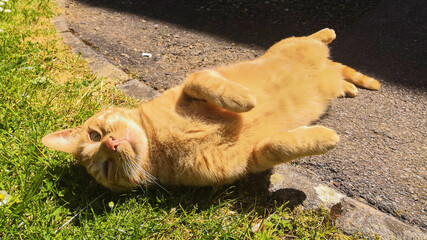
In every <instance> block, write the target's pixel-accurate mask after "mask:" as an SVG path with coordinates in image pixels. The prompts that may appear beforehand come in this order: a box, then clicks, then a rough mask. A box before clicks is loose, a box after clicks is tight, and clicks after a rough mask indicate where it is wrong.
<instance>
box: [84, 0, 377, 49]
mask: <svg viewBox="0 0 427 240" xmlns="http://www.w3.org/2000/svg"><path fill="white" fill-rule="evenodd" d="M78 1H80V2H82V3H85V4H88V5H91V6H96V7H101V8H107V9H112V10H115V11H119V12H126V13H132V14H136V15H138V16H141V17H144V18H152V19H158V20H161V21H165V22H169V23H173V24H178V25H181V26H183V27H185V28H188V29H192V30H197V31H203V32H206V33H210V34H212V35H215V36H219V37H222V38H227V39H230V40H232V41H236V42H242V43H246V44H255V45H258V46H261V47H263V48H268V47H269V46H271V45H272V44H273V43H275V42H277V41H278V40H280V39H282V38H284V37H287V36H290V35H307V34H311V33H313V32H315V31H317V30H319V29H321V28H325V27H330V28H335V29H338V30H341V29H345V28H348V27H349V26H351V25H352V24H353V23H354V22H356V21H357V19H359V18H360V17H361V16H362V15H363V14H364V13H365V12H367V11H368V10H370V9H372V8H374V7H375V6H376V5H377V4H378V2H379V0H374V1H364V0H355V1H339V2H338V1H316V0H307V1H299V0H282V1H277V0H271V1H256V0H251V1H248V0H208V1H199V0H139V1H138V0H120V1H117V0H78Z"/></svg>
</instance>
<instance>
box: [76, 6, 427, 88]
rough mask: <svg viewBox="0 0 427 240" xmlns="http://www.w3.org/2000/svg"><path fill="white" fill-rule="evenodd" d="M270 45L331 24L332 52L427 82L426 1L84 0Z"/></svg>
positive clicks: (391, 76)
mask: <svg viewBox="0 0 427 240" xmlns="http://www.w3.org/2000/svg"><path fill="white" fill-rule="evenodd" d="M78 1H80V2H82V3H85V4H88V5H91V6H96V7H101V8H106V9H111V10H114V11H119V12H125V13H131V14H135V15H138V16H141V17H144V18H153V19H157V20H161V21H166V22H169V23H173V24H177V25H181V26H183V27H185V28H188V29H192V30H196V31H202V32H206V33H209V34H212V35H215V36H219V37H221V38H226V39H230V40H231V41H235V42H240V43H244V44H250V45H256V46H258V47H262V48H268V47H269V46H271V45H272V44H273V43H275V42H277V41H279V40H280V39H282V38H284V37H287V36H291V35H296V36H298V35H307V34H311V33H313V32H315V31H317V30H319V29H322V28H325V27H329V28H333V29H335V30H336V31H337V33H338V39H339V41H336V43H333V44H332V45H331V46H332V48H333V49H334V51H333V52H332V55H333V57H334V58H335V59H336V60H338V61H341V62H343V63H345V64H348V65H350V66H352V67H354V68H357V69H358V70H362V71H363V70H365V72H366V73H367V74H372V73H375V77H377V78H379V79H380V80H386V81H389V82H393V83H397V84H403V85H405V86H407V87H425V86H426V82H425V80H424V78H425V76H426V70H425V68H424V67H423V65H424V66H425V65H426V61H425V56H426V52H425V49H426V48H427V45H426V39H427V38H426V37H425V33H426V32H427V26H426V25H427V24H426V22H427V20H426V19H427V18H425V16H427V13H426V9H427V6H426V5H427V4H426V3H425V2H424V1H422V0H409V1H382V2H381V1H380V0H374V1H363V0H356V1H316V0H308V1H298V0H270V1H249V0H209V1H198V0H140V1H138V0H120V1H117V0H78Z"/></svg>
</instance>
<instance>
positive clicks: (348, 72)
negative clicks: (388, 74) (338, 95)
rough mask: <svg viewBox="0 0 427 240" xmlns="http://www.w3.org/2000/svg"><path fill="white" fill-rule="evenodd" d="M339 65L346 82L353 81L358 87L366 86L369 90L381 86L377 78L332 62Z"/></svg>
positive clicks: (377, 88)
mask: <svg viewBox="0 0 427 240" xmlns="http://www.w3.org/2000/svg"><path fill="white" fill-rule="evenodd" d="M334 63H335V64H337V65H339V66H340V67H341V72H342V74H343V76H344V78H345V80H346V81H347V82H350V83H353V84H354V85H356V86H358V87H363V88H367V89H370V90H379V89H380V87H381V84H380V82H378V81H377V80H375V79H373V78H371V77H368V76H366V75H363V74H362V73H360V72H358V71H356V70H354V69H353V68H351V67H349V66H346V65H344V64H341V63H337V62H334Z"/></svg>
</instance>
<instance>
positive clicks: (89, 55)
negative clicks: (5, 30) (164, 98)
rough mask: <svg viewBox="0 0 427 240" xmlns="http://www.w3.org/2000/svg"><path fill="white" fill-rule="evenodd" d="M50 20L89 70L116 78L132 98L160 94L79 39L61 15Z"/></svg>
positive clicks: (62, 5) (61, 2)
mask: <svg viewBox="0 0 427 240" xmlns="http://www.w3.org/2000/svg"><path fill="white" fill-rule="evenodd" d="M66 3H67V0H57V4H58V6H59V7H60V8H62V9H64V8H66ZM52 22H53V24H54V25H55V27H56V29H57V31H58V32H59V33H60V35H61V37H62V38H63V39H64V42H65V43H66V44H67V45H68V46H70V47H71V49H72V51H73V53H74V54H76V55H81V56H82V57H83V58H84V59H86V61H87V63H88V66H89V68H90V70H91V71H92V72H93V73H94V74H95V75H97V76H98V77H105V78H110V79H113V80H116V81H117V82H118V85H117V88H119V89H120V90H122V91H123V92H124V93H125V94H127V95H129V96H131V97H134V98H139V99H146V100H150V99H153V98H155V97H157V96H160V93H158V92H157V91H156V90H154V89H152V88H150V87H148V86H146V85H144V84H142V83H141V82H140V81H138V80H135V79H132V78H131V77H129V75H128V74H126V73H125V72H124V71H122V70H121V69H120V68H118V67H116V66H114V65H113V64H112V63H111V62H110V61H108V60H107V59H106V58H105V57H104V55H102V54H100V53H99V52H97V51H95V50H94V49H93V48H92V47H90V46H88V45H86V44H85V43H84V42H83V41H81V40H80V39H79V38H78V37H77V36H76V35H75V32H74V31H73V30H72V29H71V28H70V27H69V25H68V22H67V21H66V19H65V17H64V16H63V15H59V16H57V17H55V18H53V20H52Z"/></svg>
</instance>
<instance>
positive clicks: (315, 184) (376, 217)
mask: <svg viewBox="0 0 427 240" xmlns="http://www.w3.org/2000/svg"><path fill="white" fill-rule="evenodd" d="M269 190H270V192H271V193H272V194H273V195H274V196H276V197H278V198H280V199H281V200H283V201H289V203H290V204H291V205H294V206H301V207H302V208H304V209H313V208H318V207H323V208H327V209H330V210H331V214H333V215H335V217H336V224H337V226H338V228H339V229H341V230H342V231H344V232H346V233H348V234H356V233H359V232H360V233H362V234H363V236H365V237H367V238H369V239H376V237H380V238H381V239H396V240H397V239H420V240H426V239H427V236H426V234H425V233H424V232H423V231H422V230H420V229H419V228H417V227H415V226H411V225H408V224H406V223H403V222H401V221H399V220H398V219H396V218H395V217H393V216H391V215H388V214H385V213H383V212H381V211H379V210H377V209H375V208H373V207H371V206H368V205H366V204H364V203H361V202H359V201H357V200H354V199H352V198H350V197H347V196H346V195H345V194H343V193H341V192H339V191H337V190H335V189H332V188H330V187H328V186H326V185H324V184H322V183H321V182H320V181H319V180H318V179H317V177H316V176H314V175H313V174H310V173H309V172H307V171H305V170H303V169H299V168H297V167H294V166H292V165H290V164H282V165H279V166H277V167H276V168H274V170H273V172H272V175H271V177H270V189H269Z"/></svg>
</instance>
